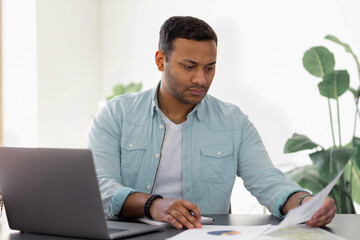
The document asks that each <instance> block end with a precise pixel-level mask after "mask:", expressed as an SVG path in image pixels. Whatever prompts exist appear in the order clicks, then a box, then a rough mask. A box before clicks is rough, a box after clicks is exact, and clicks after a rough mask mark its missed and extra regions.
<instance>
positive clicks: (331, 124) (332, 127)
mask: <svg viewBox="0 0 360 240" xmlns="http://www.w3.org/2000/svg"><path fill="white" fill-rule="evenodd" d="M328 105H329V114H330V126H331V134H332V139H333V144H334V148H335V147H336V144H335V135H334V126H333V120H332V113H331V105H330V98H328Z"/></svg>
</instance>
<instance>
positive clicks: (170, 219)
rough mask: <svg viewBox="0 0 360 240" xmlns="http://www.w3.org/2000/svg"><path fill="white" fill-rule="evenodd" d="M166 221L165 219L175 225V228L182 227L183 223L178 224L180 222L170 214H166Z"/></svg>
mask: <svg viewBox="0 0 360 240" xmlns="http://www.w3.org/2000/svg"><path fill="white" fill-rule="evenodd" d="M166 221H167V222H168V223H170V224H171V225H173V226H174V227H176V228H177V229H182V228H183V225H182V224H180V223H179V222H178V221H177V220H176V218H174V217H173V216H171V215H167V217H166Z"/></svg>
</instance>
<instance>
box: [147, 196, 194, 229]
mask: <svg viewBox="0 0 360 240" xmlns="http://www.w3.org/2000/svg"><path fill="white" fill-rule="evenodd" d="M150 215H151V216H152V218H153V219H154V220H157V221H163V222H168V223H170V224H171V225H173V226H174V227H176V228H177V229H181V228H182V227H183V226H185V227H187V228H189V229H192V228H201V223H200V222H201V215H200V210H199V209H198V207H197V206H196V205H195V204H193V203H192V202H189V201H186V200H180V199H156V200H154V201H153V203H152V204H151V206H150Z"/></svg>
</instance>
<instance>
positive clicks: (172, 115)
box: [157, 86, 195, 124]
mask: <svg viewBox="0 0 360 240" xmlns="http://www.w3.org/2000/svg"><path fill="white" fill-rule="evenodd" d="M162 87H163V86H160V88H159V91H158V95H157V99H158V104H159V108H160V110H161V111H162V112H163V113H164V114H165V116H166V117H167V118H168V119H170V120H171V121H172V122H173V123H175V124H180V123H182V122H184V121H186V118H187V115H188V114H189V113H190V112H191V110H192V109H193V108H194V107H195V105H194V104H185V103H182V102H180V101H178V100H177V99H175V98H174V97H173V96H172V95H171V94H169V93H168V92H167V91H162V90H161V88H162ZM166 93H167V94H166Z"/></svg>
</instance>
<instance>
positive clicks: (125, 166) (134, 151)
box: [120, 138, 148, 176]
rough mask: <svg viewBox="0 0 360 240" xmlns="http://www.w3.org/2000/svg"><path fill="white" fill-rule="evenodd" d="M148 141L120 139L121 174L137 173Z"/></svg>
mask: <svg viewBox="0 0 360 240" xmlns="http://www.w3.org/2000/svg"><path fill="white" fill-rule="evenodd" d="M147 146H148V143H147V142H145V141H141V140H138V139H136V140H132V139H126V138H125V139H122V140H121V168H120V169H121V170H120V172H121V175H123V176H126V175H132V174H137V173H138V172H139V170H140V166H141V163H142V161H143V159H144V155H145V152H146V149H147Z"/></svg>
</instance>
